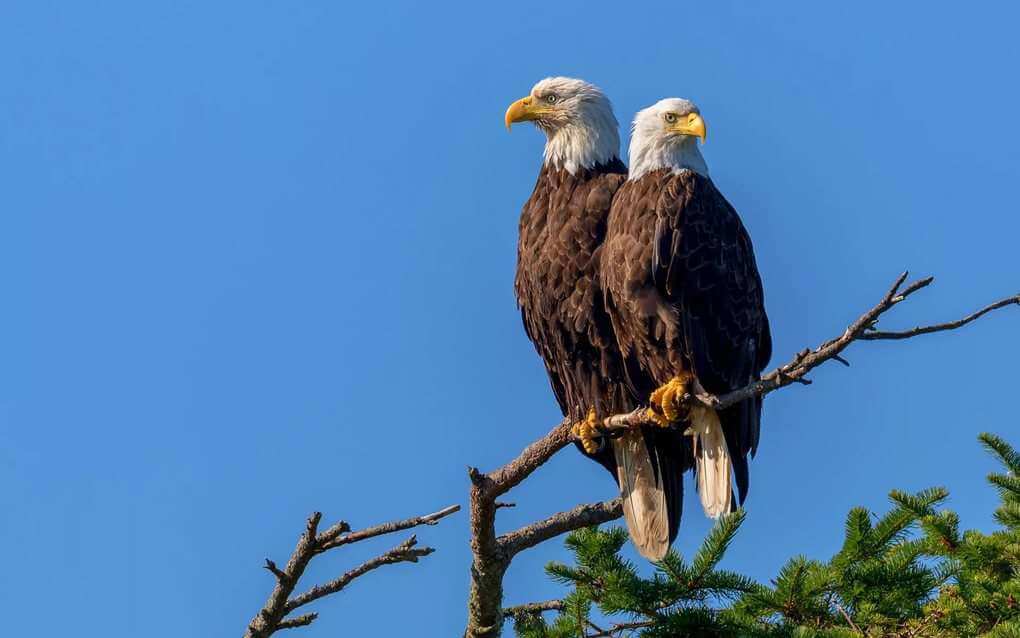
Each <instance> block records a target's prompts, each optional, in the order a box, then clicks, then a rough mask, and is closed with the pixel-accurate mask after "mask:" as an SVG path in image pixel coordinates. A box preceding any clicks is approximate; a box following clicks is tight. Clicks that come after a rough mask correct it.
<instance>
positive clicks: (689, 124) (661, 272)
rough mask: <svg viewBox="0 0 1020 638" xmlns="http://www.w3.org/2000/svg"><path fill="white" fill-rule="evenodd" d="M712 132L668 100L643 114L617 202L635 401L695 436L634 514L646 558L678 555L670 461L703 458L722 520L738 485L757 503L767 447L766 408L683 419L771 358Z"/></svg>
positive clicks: (610, 288)
mask: <svg viewBox="0 0 1020 638" xmlns="http://www.w3.org/2000/svg"><path fill="white" fill-rule="evenodd" d="M705 133H706V130H705V122H704V120H703V119H702V117H701V114H700V113H699V111H698V108H697V107H696V106H695V105H694V104H693V103H691V102H690V101H687V100H682V99H677V98H671V99H665V100H662V101H660V102H658V103H656V104H655V105H653V106H651V107H649V108H647V109H644V110H642V111H640V112H639V113H638V114H637V116H636V117H635V119H634V124H633V132H632V136H631V144H630V175H629V177H628V179H627V182H626V183H625V184H624V185H623V186H621V187H620V189H619V190H618V191H617V192H616V196H615V198H614V200H613V205H612V210H611V212H610V214H609V220H608V224H607V229H606V238H605V240H604V244H603V247H602V251H601V263H600V282H601V285H602V286H603V293H604V298H605V303H606V311H607V312H608V314H609V316H610V319H611V322H612V326H613V334H614V337H615V338H616V340H617V344H618V347H619V356H620V357H621V358H622V361H623V369H624V377H625V379H626V383H627V386H628V390H629V391H630V392H631V393H632V394H633V395H635V396H638V397H649V402H650V404H651V408H650V410H649V416H650V417H651V418H652V420H654V421H655V422H657V424H658V425H662V426H666V425H673V426H677V425H678V426H679V427H674V428H670V430H674V431H675V430H676V429H678V430H681V431H686V432H687V434H688V437H687V438H685V440H684V442H683V444H682V446H681V449H677V450H673V451H670V450H661V451H659V463H660V468H656V472H655V474H656V477H655V479H656V481H655V483H654V487H653V489H652V490H651V491H650V493H648V494H646V498H645V505H646V507H645V509H644V510H643V511H637V510H633V509H627V508H625V511H624V513H625V515H626V517H627V523H628V527H629V528H630V529H631V535H632V536H634V529H635V528H639V529H640V530H641V532H640V535H641V536H643V537H647V539H648V540H646V541H645V547H646V548H648V550H649V551H647V552H645V551H643V552H642V553H645V555H650V556H652V557H656V556H661V555H662V554H664V553H665V551H666V549H668V546H669V543H670V542H672V540H673V538H674V537H675V536H676V529H677V525H678V524H679V519H680V512H681V503H680V501H679V500H678V496H679V492H678V490H676V489H674V488H671V487H670V482H671V481H673V480H675V479H674V478H672V477H670V476H666V475H664V474H663V471H662V470H661V464H662V461H663V458H662V457H663V455H666V456H667V457H668V455H669V454H675V455H676V458H673V459H668V458H667V462H666V465H673V466H684V465H685V464H687V463H689V460H690V459H691V458H692V457H693V460H694V466H695V472H696V476H697V486H698V492H699V495H700V498H701V503H702V506H703V507H704V509H705V512H706V514H708V515H709V516H712V517H717V516H719V515H720V514H723V513H725V512H728V511H730V510H731V509H732V508H733V507H734V504H733V493H732V487H731V485H732V483H731V481H733V480H734V479H735V481H736V485H737V490H738V494H739V498H740V502H741V503H742V502H743V500H744V498H745V497H746V495H747V490H748V483H749V476H748V461H747V455H748V454H751V455H752V456H753V455H754V453H755V451H756V449H757V446H758V432H759V420H760V414H761V400H760V398H756V399H749V400H747V401H744V402H742V403H740V404H737V405H735V406H733V407H730V408H727V409H725V410H722V411H719V412H718V413H717V412H715V411H714V410H710V409H706V408H703V407H692V408H690V410H689V411H688V412H687V413H683V412H682V411H681V406H680V404H679V402H678V401H677V399H678V397H681V396H683V395H684V393H685V392H688V391H708V392H711V393H715V394H722V393H725V392H729V391H731V390H735V389H737V388H739V387H742V386H744V385H746V384H748V383H750V382H752V381H754V380H756V379H758V378H759V377H760V375H761V372H762V370H763V369H764V367H765V365H766V364H767V363H768V360H769V358H770V357H771V351H772V341H771V336H770V332H769V324H768V317H767V316H766V314H765V304H764V296H763V291H762V283H761V278H760V276H759V274H758V268H757V265H756V264H755V258H754V250H753V249H752V246H751V239H750V237H749V236H748V234H747V231H746V230H745V229H744V226H743V224H742V223H741V221H740V217H739V216H738V215H737V212H736V211H735V210H734V209H733V207H732V206H731V205H730V203H729V202H727V201H726V199H725V198H724V197H723V196H722V194H721V193H720V192H719V191H718V190H717V189H716V187H715V184H713V182H712V180H711V179H710V178H709V176H708V166H707V165H706V163H705V160H704V157H702V155H701V152H700V151H699V149H698V144H697V141H698V139H699V138H700V139H701V140H702V141H704V139H705ZM647 429H653V430H654V429H656V428H655V427H651V428H646V430H647ZM642 439H644V440H647V439H648V434H647V433H645V434H644V435H642V434H641V433H638V432H630V433H628V434H627V435H625V436H624V437H623V438H622V439H621V442H620V444H618V445H617V459H618V461H622V460H624V459H622V458H621V456H620V454H619V449H620V447H621V446H622V445H627V444H628V443H629V444H630V445H631V446H632V447H633V448H634V449H640V448H641V446H642V443H643V440H642ZM634 459H637V460H638V461H641V460H642V459H641V458H640V456H639V455H637V454H635V455H632V458H631V461H632V462H633V461H634ZM652 460H653V461H654V455H653V459H652ZM627 475H628V473H626V472H621V476H627ZM621 487H622V488H623V489H624V490H626V486H625V485H624V486H621ZM663 510H664V511H663ZM640 547H641V546H640V545H639V549H640Z"/></svg>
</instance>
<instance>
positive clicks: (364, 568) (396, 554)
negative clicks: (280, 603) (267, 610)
mask: <svg viewBox="0 0 1020 638" xmlns="http://www.w3.org/2000/svg"><path fill="white" fill-rule="evenodd" d="M417 544H418V539H417V538H415V537H414V536H411V538H409V539H407V540H406V541H404V542H403V543H401V544H400V545H397V546H396V547H394V548H393V549H391V550H390V551H388V552H386V553H385V554H383V555H381V556H376V557H375V558H373V559H371V560H367V561H365V562H364V563H362V564H361V565H359V566H357V567H355V568H354V569H352V570H351V571H349V572H347V573H346V574H343V575H342V576H340V577H339V578H336V579H334V580H331V581H329V582H328V583H323V584H322V585H316V586H315V587H312V588H311V589H309V590H308V591H306V592H305V593H303V594H301V595H299V596H295V597H294V598H292V599H290V600H288V601H287V606H286V611H287V613H290V612H292V611H294V610H295V609H297V608H298V607H301V606H302V605H307V604H308V603H310V602H312V601H313V600H318V599H319V598H322V597H323V596H329V595H330V594H335V593H337V592H338V591H340V590H342V589H343V588H344V587H346V586H347V585H348V584H350V582H351V581H352V580H354V579H355V578H357V577H358V576H362V575H364V574H367V573H368V572H370V571H372V570H373V569H379V568H380V567H382V566H383V565H392V564H394V563H405V562H407V563H417V562H418V559H419V558H421V557H422V556H428V555H429V554H431V553H432V552H434V551H436V550H434V549H432V548H431V547H422V548H421V549H418V548H416V547H415V545H417Z"/></svg>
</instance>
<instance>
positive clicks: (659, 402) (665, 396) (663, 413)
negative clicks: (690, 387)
mask: <svg viewBox="0 0 1020 638" xmlns="http://www.w3.org/2000/svg"><path fill="white" fill-rule="evenodd" d="M692 378H693V377H692V376H691V374H690V373H689V372H681V373H680V374H678V375H677V376H675V377H673V378H672V379H670V380H669V381H668V382H666V383H665V384H663V385H661V386H659V387H658V388H657V389H656V390H655V392H652V396H651V397H649V399H648V401H649V403H650V404H651V406H650V407H649V408H648V419H649V420H650V421H652V422H653V423H655V424H656V425H658V426H659V427H664V428H668V427H669V426H670V425H672V424H673V423H675V422H676V421H679V420H680V419H681V417H682V416H683V408H684V406H683V403H682V401H681V400H682V399H683V397H684V396H685V395H686V394H687V384H689V383H690V382H691V380H692Z"/></svg>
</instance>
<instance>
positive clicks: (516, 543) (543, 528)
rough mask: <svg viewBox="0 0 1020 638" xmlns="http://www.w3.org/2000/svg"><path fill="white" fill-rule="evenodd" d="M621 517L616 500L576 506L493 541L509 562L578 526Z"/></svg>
mask: <svg viewBox="0 0 1020 638" xmlns="http://www.w3.org/2000/svg"><path fill="white" fill-rule="evenodd" d="M621 516H623V504H622V503H621V501H620V499H618V498H617V499H613V500H611V501H605V502H602V503H591V504H589V505H578V506H577V507H575V508H574V509H572V510H570V511H567V512H560V513H559V514H553V515H552V516H550V517H549V518H547V519H545V520H542V521H539V522H537V523H532V524H531V525H527V526H525V527H522V528H521V529H519V530H517V531H514V532H510V533H509V534H503V535H502V536H500V537H499V538H497V539H496V541H497V542H498V543H499V545H500V547H501V548H502V549H503V553H504V555H505V556H506V559H507V560H508V561H509V560H513V557H514V556H516V555H517V554H518V553H520V552H522V551H524V550H526V549H528V548H531V547H534V546H535V545H538V544H539V543H544V542H545V541H547V540H549V539H550V538H555V537H557V536H559V535H560V534H565V533H567V532H570V531H573V530H575V529H578V528H580V527H589V526H591V525H601V524H602V523H605V522H608V521H613V520H616V519H618V518H620V517H621Z"/></svg>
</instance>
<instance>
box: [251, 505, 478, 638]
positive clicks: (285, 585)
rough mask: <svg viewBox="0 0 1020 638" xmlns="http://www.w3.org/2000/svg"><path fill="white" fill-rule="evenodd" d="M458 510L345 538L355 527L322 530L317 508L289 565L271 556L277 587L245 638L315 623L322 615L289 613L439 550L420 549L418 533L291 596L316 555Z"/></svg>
mask: <svg viewBox="0 0 1020 638" xmlns="http://www.w3.org/2000/svg"><path fill="white" fill-rule="evenodd" d="M458 510H460V506H459V505H452V506H450V507H447V508H444V509H442V510H439V511H438V512H435V513H433V514H428V515H426V516H419V517H416V518H410V519H406V520H403V521H395V522H392V523H385V524H383V525H378V526H376V527H370V528H368V529H365V530H362V531H360V532H354V533H353V534H349V535H348V536H344V537H341V536H340V535H341V534H346V533H347V532H349V531H350V529H351V528H350V526H349V525H348V524H347V523H345V522H343V521H340V522H338V523H336V524H335V525H333V526H332V527H330V528H329V529H327V530H326V531H324V532H321V533H319V532H318V528H319V522H320V521H321V520H322V514H321V513H320V512H314V513H313V514H312V515H311V516H309V517H308V521H307V522H306V523H305V530H304V532H303V533H302V534H301V537H300V538H299V539H298V542H297V545H296V546H295V547H294V551H293V552H292V553H291V555H290V559H289V560H288V561H287V565H286V567H284V568H283V569H280V568H279V567H277V565H276V563H274V562H273V561H272V560H270V559H268V558H267V559H266V564H265V565H264V567H265V569H267V570H268V571H270V572H271V573H272V574H273V576H274V577H276V586H275V587H273V591H272V593H270V594H269V599H268V600H266V604H265V605H264V606H263V607H262V609H261V610H259V612H258V613H257V614H255V617H254V618H252V620H251V622H250V623H248V629H247V631H246V632H245V634H244V637H245V638H268V637H269V636H271V635H273V633H275V632H276V631H279V630H281V629H293V628H295V627H304V626H306V625H310V624H311V623H312V622H314V621H315V619H316V618H318V614H315V613H311V614H303V615H301V616H293V617H290V618H287V615H288V614H289V613H290V612H292V611H294V610H295V609H297V608H298V607H300V606H301V605H304V604H307V603H310V602H312V601H313V600H316V599H318V598H322V597H323V596H328V595H330V594H333V593H336V592H338V591H340V590H341V589H343V588H344V587H345V586H347V584H348V583H350V582H351V581H352V580H354V579H355V578H357V577H358V576H361V575H362V574H365V573H367V572H369V571H372V570H373V569H376V568H378V567H381V566H383V565H388V564H392V563H399V562H417V561H418V558H419V557H421V556H427V555H429V554H431V553H432V552H433V551H435V550H433V549H432V548H431V547H422V548H416V547H415V545H416V544H417V540H416V539H415V537H414V536H412V537H411V538H409V539H408V540H406V541H404V542H403V543H401V544H400V545H398V546H397V547H396V548H394V549H392V550H390V551H388V552H386V553H385V554H383V555H382V556H379V557H376V558H373V559H372V560H369V561H367V562H365V563H364V564H362V565H361V566H359V567H357V568H355V569H353V570H351V571H349V572H347V573H346V574H344V575H343V576H340V577H339V578H337V579H335V580H333V581H330V582H329V583H326V584H324V585H319V586H317V587H313V588H312V589H310V590H308V591H307V592H305V593H303V594H301V595H300V596H297V597H295V598H290V596H291V594H292V593H293V592H294V588H295V587H296V586H297V583H298V580H300V578H301V575H302V574H304V571H305V568H306V567H307V566H308V563H309V561H311V560H312V558H314V557H315V556H316V555H317V554H321V553H322V552H324V551H326V550H328V549H331V548H333V547H339V546H340V545H345V544H348V543H354V542H357V541H359V540H364V539H366V538H372V537H373V536H379V535H381V534H389V533H391V532H395V531H399V530H404V529H408V528H409V527H415V526H417V525H434V524H435V523H436V522H437V521H438V520H439V519H441V518H443V517H445V516H449V515H450V514H453V513H454V512H456V511H458Z"/></svg>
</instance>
